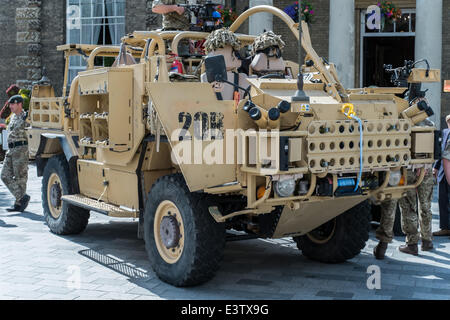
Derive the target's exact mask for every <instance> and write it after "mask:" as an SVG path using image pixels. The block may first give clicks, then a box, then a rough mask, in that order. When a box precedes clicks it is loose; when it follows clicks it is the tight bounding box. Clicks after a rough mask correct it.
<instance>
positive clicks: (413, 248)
mask: <svg viewBox="0 0 450 320" xmlns="http://www.w3.org/2000/svg"><path fill="white" fill-rule="evenodd" d="M398 250H400V251H401V252H403V253H407V254H412V255H413V256H418V255H419V248H418V246H417V243H416V244H408V245H402V246H400V247H399V248H398Z"/></svg>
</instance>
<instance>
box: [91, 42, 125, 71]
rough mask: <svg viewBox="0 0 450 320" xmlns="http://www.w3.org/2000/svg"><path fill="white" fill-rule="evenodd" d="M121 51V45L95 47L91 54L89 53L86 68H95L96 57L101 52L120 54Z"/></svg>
mask: <svg viewBox="0 0 450 320" xmlns="http://www.w3.org/2000/svg"><path fill="white" fill-rule="evenodd" d="M119 51H120V47H118V46H102V47H97V48H95V49H94V50H92V52H91V54H90V55H89V58H88V61H87V68H86V70H92V69H94V60H95V57H96V56H98V55H99V54H100V53H117V54H119Z"/></svg>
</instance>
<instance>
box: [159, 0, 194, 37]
mask: <svg viewBox="0 0 450 320" xmlns="http://www.w3.org/2000/svg"><path fill="white" fill-rule="evenodd" d="M185 3H186V2H185V1H181V0H154V1H153V5H152V8H154V7H156V6H159V5H161V4H165V5H176V4H185ZM190 20H191V19H190V15H189V12H188V11H187V10H185V11H184V14H182V15H181V16H180V15H179V14H178V13H176V12H170V13H168V14H164V15H163V21H162V26H163V29H164V30H183V31H185V30H189V26H190Z"/></svg>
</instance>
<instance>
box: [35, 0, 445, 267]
mask: <svg viewBox="0 0 450 320" xmlns="http://www.w3.org/2000/svg"><path fill="white" fill-rule="evenodd" d="M260 12H267V13H270V14H273V15H275V16H277V17H279V18H280V19H281V20H282V21H283V22H284V23H286V25H287V26H288V28H289V29H290V30H291V31H292V33H293V34H294V36H295V37H296V38H297V39H298V38H299V32H298V24H296V23H294V22H293V21H292V19H291V18H290V17H289V16H288V15H287V14H286V13H284V12H283V11H282V10H280V9H277V8H275V7H271V6H258V7H254V8H251V9H249V10H247V11H246V12H244V13H243V14H242V15H240V16H239V17H238V19H237V20H236V21H235V22H234V24H233V25H232V26H231V27H230V30H232V31H236V30H237V29H238V28H239V26H241V25H242V24H243V23H244V22H245V21H246V20H247V19H248V18H249V17H250V16H251V15H253V14H256V13H260ZM301 27H302V30H303V32H302V46H303V48H304V50H305V52H306V60H311V61H313V62H314V65H313V66H310V67H306V66H302V69H303V70H304V72H312V73H315V74H314V76H313V78H314V79H315V80H320V81H321V83H312V82H308V81H306V82H305V85H304V90H305V92H306V93H307V95H308V96H309V97H310V103H309V104H308V105H305V104H302V103H292V104H291V109H290V110H289V111H288V112H286V113H285V114H282V115H281V117H280V119H279V120H278V121H274V122H273V123H271V122H269V121H267V120H264V121H256V122H255V121H253V120H251V119H250V118H249V116H248V114H247V113H246V112H245V111H243V110H242V107H243V105H244V104H245V103H246V102H247V100H246V99H244V100H241V101H239V102H238V103H236V102H235V101H219V100H217V98H216V96H215V94H214V91H213V89H212V88H211V85H210V84H208V83H201V82H200V79H199V77H198V74H194V68H193V64H198V63H199V62H201V61H200V60H198V61H197V60H196V61H193V60H192V59H184V60H183V59H182V58H178V59H181V60H180V61H182V62H183V63H185V66H184V67H185V70H186V71H187V74H185V75H174V74H171V73H170V72H169V71H170V65H171V62H172V60H173V56H171V55H167V54H166V52H165V51H166V48H169V49H171V53H174V54H176V53H177V47H178V44H179V43H180V41H185V40H199V39H205V38H206V37H207V36H208V33H203V32H190V31H188V32H178V31H166V32H161V31H136V32H134V33H132V34H130V35H127V36H125V37H124V38H123V39H122V43H123V45H125V46H126V50H127V52H128V53H129V54H131V55H133V57H134V58H135V59H136V60H137V62H136V64H130V65H118V66H115V67H112V68H96V67H94V65H93V61H94V59H95V57H96V56H117V55H118V53H119V51H120V48H119V47H105V46H103V47H99V46H86V45H65V46H60V47H58V50H61V51H64V53H65V56H66V62H67V63H66V75H65V83H66V81H67V72H68V59H69V57H70V56H72V55H76V54H80V52H81V54H84V55H86V56H88V57H89V58H88V61H89V63H88V65H89V68H88V69H89V70H87V71H84V72H80V73H79V75H78V76H77V77H76V78H75V79H74V80H73V82H72V84H71V87H70V91H69V93H68V94H67V92H66V87H64V90H63V97H60V98H58V97H55V95H54V92H53V91H52V90H51V89H50V88H44V87H42V86H37V87H36V89H35V90H34V91H33V99H32V101H31V105H32V112H31V123H32V125H33V128H32V129H31V131H30V132H31V133H33V135H35V137H33V139H32V140H31V141H32V142H31V143H30V150H37V145H38V144H39V142H40V139H38V138H37V137H40V136H41V135H42V134H45V133H48V132H53V133H55V132H57V133H59V134H62V135H63V136H65V137H66V138H67V140H68V141H69V142H68V143H69V145H70V148H71V150H72V151H73V153H74V154H75V155H76V156H77V157H78V160H77V172H78V180H79V189H80V194H78V195H65V196H64V197H63V200H64V201H68V202H70V203H71V204H75V205H77V204H78V205H80V206H84V207H85V208H92V209H96V208H97V210H99V211H102V212H106V213H108V214H109V215H111V216H122V217H130V216H133V217H138V216H139V210H141V209H142V207H141V205H142V204H140V203H139V198H140V197H141V198H143V199H144V200H145V197H146V195H147V194H148V193H149V192H150V191H151V186H152V184H153V183H154V182H155V181H156V180H157V179H158V178H159V177H162V176H164V175H168V174H172V173H176V172H181V173H182V174H183V176H184V178H185V181H186V184H187V186H188V187H189V189H190V191H192V192H194V191H195V192H204V193H207V194H211V195H242V196H244V197H245V198H246V199H247V205H246V207H245V208H244V209H243V210H238V211H235V212H231V213H228V214H226V215H225V214H222V213H221V212H220V211H219V209H218V207H214V206H212V207H210V213H211V215H212V216H213V218H214V219H215V220H216V221H217V222H218V223H222V222H224V221H227V220H229V219H230V218H232V217H243V218H244V219H245V217H247V218H249V219H250V218H251V216H254V215H260V214H265V213H269V212H271V211H272V210H274V208H275V207H276V206H284V210H283V213H282V214H281V217H280V220H279V222H278V225H277V226H276V230H275V233H274V235H273V237H284V236H293V235H302V234H305V233H308V232H310V231H311V230H313V229H314V228H316V227H318V226H320V225H321V224H323V223H325V222H327V221H329V220H331V219H333V218H334V217H336V216H338V215H339V214H341V213H343V212H345V211H346V210H348V209H350V208H352V207H353V206H355V205H357V204H358V203H360V202H362V201H364V200H366V199H369V198H371V199H373V200H374V201H377V202H380V201H383V200H386V199H391V198H399V197H401V196H403V195H404V194H405V192H406V191H407V190H408V189H412V188H415V187H417V185H418V184H420V183H421V181H422V180H423V176H424V170H422V174H421V176H420V177H419V181H417V182H415V183H411V182H410V183H408V182H406V184H405V185H401V186H389V185H388V180H389V178H390V176H391V172H394V171H398V170H400V172H401V173H402V174H403V176H404V178H406V173H407V169H411V168H412V166H414V167H422V168H424V167H427V166H428V167H429V166H430V165H431V163H432V162H433V148H432V144H433V130H434V128H421V127H417V126H415V125H414V123H415V120H414V119H415V118H414V117H418V116H419V117H421V116H422V115H421V114H420V113H415V112H408V115H406V113H405V110H407V109H408V108H409V104H408V102H407V101H405V100H403V99H400V98H398V97H396V96H395V94H399V93H402V92H404V90H405V88H355V89H346V88H344V87H343V86H342V84H341V83H340V81H339V78H338V75H337V72H336V68H335V66H334V65H333V64H332V63H330V64H329V65H326V64H325V63H324V62H323V60H322V59H321V58H320V57H319V56H318V54H317V53H316V52H315V50H314V49H313V47H312V42H311V37H310V34H309V29H308V25H307V24H306V23H302V25H301ZM238 38H239V39H240V40H241V41H242V42H243V43H244V44H250V43H251V42H252V41H253V40H254V36H250V35H238ZM286 65H287V66H288V67H289V68H290V69H291V73H292V74H293V75H294V76H295V75H296V74H297V73H298V70H299V65H298V64H297V63H295V62H291V61H287V62H286ZM425 78H426V79H425ZM438 79H440V73H439V71H438V70H430V75H429V77H426V75H425V71H424V70H420V69H417V70H415V71H414V72H413V74H412V75H411V79H410V81H411V82H417V81H420V82H427V81H432V80H433V81H436V80H438ZM248 81H249V83H250V84H251V89H250V92H251V96H252V100H253V103H255V104H256V105H257V107H258V108H260V110H261V112H262V114H263V115H266V113H267V112H268V111H269V110H270V109H271V108H273V107H276V106H277V105H278V103H280V102H281V101H283V100H285V101H288V102H292V101H291V97H292V96H293V95H294V94H295V91H296V90H297V83H296V80H295V79H258V78H249V79H248ZM66 95H67V96H66ZM348 104H351V106H352V108H353V111H354V112H355V115H357V116H358V117H359V118H361V119H362V121H363V126H364V128H363V135H364V145H363V163H364V166H363V173H364V174H369V173H372V174H374V175H375V176H377V177H380V179H381V178H382V177H383V176H384V178H383V179H382V180H381V181H380V184H379V186H378V187H377V188H375V189H371V190H364V191H363V193H362V194H361V195H354V196H350V197H340V198H336V197H334V196H327V197H325V196H318V195H316V194H315V190H316V187H317V186H318V184H319V183H320V181H321V179H323V178H325V177H329V179H331V181H332V183H333V192H334V191H336V190H337V188H338V186H337V183H338V179H339V178H340V177H341V176H344V177H356V175H357V174H358V172H359V169H360V168H359V148H358V143H359V138H360V136H359V131H358V122H356V121H355V120H350V119H349V118H348V117H347V116H346V115H345V114H344V113H343V107H344V106H346V105H347V106H348ZM33 110H34V112H33ZM186 119H190V120H189V121H191V122H192V123H194V122H195V121H196V120H202V121H203V120H204V121H206V122H207V123H212V122H213V121H217V120H219V122H220V128H221V130H223V131H226V130H227V129H230V130H236V131H234V132H233V134H232V135H230V136H227V135H224V136H223V140H221V142H222V143H223V145H227V144H228V143H233V144H232V148H231V149H229V150H232V151H233V154H230V153H224V154H223V157H222V160H223V162H224V163H225V164H220V163H205V161H204V159H203V158H202V154H203V152H204V150H207V152H212V150H208V147H209V146H211V145H212V142H213V140H211V139H210V137H209V138H204V136H203V135H202V136H201V138H200V139H199V141H198V143H197V145H196V146H195V145H193V144H190V143H189V140H187V139H184V138H185V137H187V136H191V137H195V136H196V134H197V135H198V132H197V133H196V131H195V130H196V129H195V124H194V125H188V124H190V123H189V121H187V120H186ZM211 119H212V120H211ZM208 121H209V122H208ZM184 126H186V127H187V128H186V129H187V130H186V132H184V133H182V134H180V129H183V127H184ZM263 129H264V130H263ZM74 137H78V139H79V140H78V145H76V144H75V142H74V140H76V139H73V138H74ZM180 137H183V139H180ZM279 137H287V138H289V149H290V153H289V155H288V164H289V167H288V168H287V170H286V171H283V170H281V169H280V168H279V167H276V168H275V169H274V170H272V171H270V173H268V172H267V166H268V163H269V161H270V158H268V156H269V154H268V153H267V154H266V155H261V154H262V153H260V151H268V150H271V148H272V147H273V148H274V149H273V150H275V151H274V152H275V154H274V156H275V158H276V157H279ZM219 140H220V139H219ZM265 140H267V141H268V145H267V146H266V145H265V144H264V143H263V141H265ZM191 142H192V141H191ZM216 142H217V140H216ZM196 147H197V148H199V149H196ZM183 148H184V149H183ZM264 148H266V149H267V150H265V149H264ZM180 150H182V151H183V152H181V153H180ZM198 150H201V151H200V154H199V151H198ZM224 150H226V149H224ZM238 151H240V152H238ZM34 152H36V151H34ZM58 153H62V148H61V146H60V145H59V143H58V141H57V140H55V139H49V140H48V142H47V145H46V146H44V148H43V152H42V153H41V154H40V156H41V157H43V158H45V157H47V158H48V157H51V156H52V155H55V154H58ZM185 153H190V154H191V160H192V162H193V163H185V162H184V159H185V158H184V156H185ZM270 154H271V153H270ZM230 159H231V160H232V161H231V163H228V162H227V160H230ZM324 164H326V165H324ZM284 177H291V178H294V179H302V181H304V182H307V187H306V189H305V190H304V192H303V193H302V194H298V195H292V196H290V197H284V198H283V197H280V196H278V195H277V193H276V192H275V191H274V186H273V182H274V181H275V180H274V179H281V178H284ZM361 186H362V185H361ZM261 187H264V189H263V191H264V192H262V193H261V194H260V197H259V198H258V196H257V189H258V188H261ZM164 212H165V211H164V210H161V214H160V215H161V217H162V216H164ZM177 257H178V256H174V257H168V258H167V259H168V260H170V261H172V260H173V261H176V259H177ZM171 259H172V260H171Z"/></svg>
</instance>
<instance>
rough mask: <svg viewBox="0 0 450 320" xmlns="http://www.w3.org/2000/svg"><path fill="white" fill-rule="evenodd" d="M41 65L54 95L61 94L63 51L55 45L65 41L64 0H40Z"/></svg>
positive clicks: (63, 63) (63, 64) (63, 65)
mask: <svg viewBox="0 0 450 320" xmlns="http://www.w3.org/2000/svg"><path fill="white" fill-rule="evenodd" d="M41 21H42V23H41V25H42V27H41V45H42V55H41V58H42V67H45V68H46V69H47V77H48V78H49V79H50V80H51V82H52V85H53V87H54V88H55V95H56V96H61V95H62V87H63V81H64V67H65V60H64V53H62V52H59V51H56V47H57V46H59V45H62V44H65V43H66V2H65V1H45V0H44V1H42V13H41Z"/></svg>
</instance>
